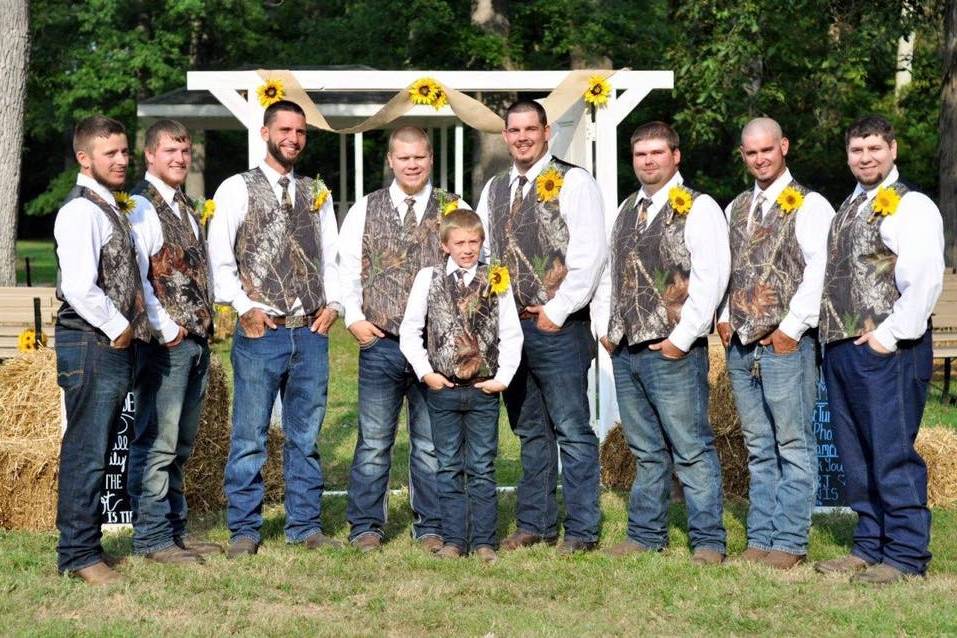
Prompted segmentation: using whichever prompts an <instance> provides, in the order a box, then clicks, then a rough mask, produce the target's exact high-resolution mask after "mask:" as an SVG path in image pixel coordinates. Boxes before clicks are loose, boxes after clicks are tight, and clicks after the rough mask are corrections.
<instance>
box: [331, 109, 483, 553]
mask: <svg viewBox="0 0 957 638" xmlns="http://www.w3.org/2000/svg"><path fill="white" fill-rule="evenodd" d="M387 159H388V162H389V167H390V168H391V169H392V172H393V174H394V175H395V179H394V180H393V181H392V184H391V185H390V186H389V187H388V188H382V189H379V190H377V191H375V192H372V193H369V194H368V195H366V196H365V197H363V198H362V199H360V200H359V201H358V202H356V203H355V204H354V205H353V206H352V208H351V209H349V213H348V215H347V216H346V218H345V220H344V221H343V222H342V233H341V240H340V242H339V255H340V275H341V278H342V297H343V305H344V306H345V315H346V316H345V322H346V325H347V326H348V328H349V332H351V333H352V335H353V336H354V337H355V339H356V341H357V342H358V344H359V438H358V440H357V441H356V450H355V455H354V456H353V459H352V472H351V474H350V477H349V503H348V506H347V509H346V516H347V518H348V519H349V525H350V527H351V530H350V533H349V538H350V540H351V542H352V544H353V545H354V546H355V547H357V548H359V549H360V550H362V551H364V552H368V551H373V550H376V549H379V548H380V547H381V545H382V537H383V526H384V525H385V521H386V516H387V514H388V500H387V496H388V489H389V470H390V468H391V465H392V446H393V444H394V443H395V435H396V429H397V428H398V424H399V411H400V410H401V409H402V404H403V402H404V401H408V406H409V407H408V422H409V446H410V453H409V454H410V458H409V505H410V506H411V508H412V512H413V514H414V520H413V523H412V536H413V538H415V539H416V540H417V541H418V542H419V543H420V545H421V546H422V547H423V548H424V549H425V550H427V551H429V552H437V551H439V549H441V548H442V536H441V512H440V506H439V497H438V492H437V489H438V488H437V483H436V474H435V473H436V470H437V468H438V461H437V460H436V456H435V446H434V445H433V443H432V429H431V425H430V422H429V413H428V409H427V407H426V404H425V396H424V394H423V389H422V386H421V385H420V384H419V383H418V379H417V378H416V375H415V371H414V370H413V369H412V367H411V366H410V365H409V362H408V361H406V359H405V357H404V356H403V355H402V352H401V351H400V350H399V326H400V325H401V323H402V316H403V314H404V313H405V307H406V303H407V302H408V299H409V292H410V291H411V290H412V282H413V281H414V280H415V275H416V273H418V272H419V270H421V269H422V268H426V267H429V266H437V265H441V264H443V263H444V259H445V255H444V253H443V252H442V246H441V242H440V241H439V222H440V220H441V219H442V216H443V215H444V214H445V213H446V212H449V211H450V210H454V209H455V208H468V205H467V204H465V202H463V201H462V200H461V198H460V197H459V196H458V195H455V194H453V193H448V192H446V191H443V190H441V189H437V188H434V187H433V186H432V183H431V181H430V179H431V175H432V145H431V143H430V142H429V137H428V135H426V133H425V131H423V130H422V129H420V128H416V127H412V126H405V127H401V128H398V129H395V130H394V131H393V132H392V134H391V135H390V136H389V153H388V156H387Z"/></svg>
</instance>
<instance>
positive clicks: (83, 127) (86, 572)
mask: <svg viewBox="0 0 957 638" xmlns="http://www.w3.org/2000/svg"><path fill="white" fill-rule="evenodd" d="M73 150H74V153H75V154H76V161H77V163H78V164H79V165H80V173H79V175H77V178H76V187H75V188H74V189H73V191H72V192H71V193H70V196H69V198H68V199H67V202H66V203H64V205H63V207H62V208H60V211H59V213H57V218H56V224H55V225H54V230H53V235H54V237H55V239H56V255H57V263H58V268H59V271H58V275H59V283H58V285H57V297H58V298H59V299H60V300H61V301H63V305H62V306H61V307H60V310H59V311H58V312H57V320H56V358H57V383H58V384H59V385H60V387H61V388H63V397H64V403H65V406H66V419H67V425H66V432H64V434H63V441H62V443H61V447H60V470H59V483H58V494H57V520H56V523H57V529H58V530H59V531H60V540H59V544H58V545H57V555H58V565H57V567H58V569H59V571H60V572H61V573H69V574H70V575H73V576H76V577H78V578H81V579H83V580H84V581H85V582H87V583H90V584H92V585H106V584H110V583H113V582H116V581H118V580H120V576H119V574H117V573H116V572H115V571H113V569H112V568H111V567H110V566H108V563H112V562H113V561H112V560H111V558H110V557H109V556H106V555H105V554H104V553H103V547H102V545H101V544H100V497H101V495H102V493H103V486H104V476H105V475H106V457H107V449H108V443H109V437H110V431H111V428H112V425H113V423H114V422H115V421H116V419H117V417H119V414H120V410H121V409H122V407H123V402H124V400H125V399H126V394H127V391H128V390H129V383H130V374H131V371H132V350H131V348H130V346H131V344H132V342H133V339H134V337H135V338H138V339H148V338H149V329H148V326H147V323H146V314H145V312H144V307H143V289H142V287H141V285H140V274H139V270H138V268H137V265H136V255H135V253H134V251H133V241H132V238H131V235H130V223H129V220H128V219H127V214H128V213H129V207H130V206H129V204H130V202H129V198H128V197H127V196H126V195H125V194H119V193H117V195H116V196H115V197H114V191H119V190H120V189H122V188H123V185H124V183H125V182H126V169H127V167H128V165H129V148H128V146H127V141H126V129H124V128H123V125H122V124H120V123H119V122H117V121H116V120H112V119H110V118H107V117H103V116H100V115H95V116H92V117H88V118H86V119H85V120H82V121H81V122H79V123H78V124H77V126H76V130H75V131H74V134H73Z"/></svg>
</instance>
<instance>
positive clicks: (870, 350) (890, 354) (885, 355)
mask: <svg viewBox="0 0 957 638" xmlns="http://www.w3.org/2000/svg"><path fill="white" fill-rule="evenodd" d="M863 345H864V349H865V350H866V351H867V353H868V354H870V355H872V356H875V357H877V358H879V359H890V358H891V357H893V356H894V355H895V354H896V353H897V351H896V350H895V351H894V352H878V351H877V350H875V349H874V348H872V347H871V344H870V343H864V344H863Z"/></svg>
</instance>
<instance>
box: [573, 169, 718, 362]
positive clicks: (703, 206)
mask: <svg viewBox="0 0 957 638" xmlns="http://www.w3.org/2000/svg"><path fill="white" fill-rule="evenodd" d="M683 183H684V179H683V178H682V177H681V173H680V172H676V173H675V174H674V175H673V176H672V177H671V179H670V180H668V183H667V184H665V185H664V186H663V187H662V188H660V189H659V190H658V191H656V192H655V194H654V195H650V196H649V195H648V194H647V193H646V192H645V189H644V187H642V189H641V191H640V192H639V194H638V199H639V200H640V199H641V198H650V199H651V205H650V206H649V207H648V224H649V225H650V224H651V222H652V220H654V218H655V217H656V216H657V215H658V213H659V211H661V209H662V208H664V206H665V205H666V204H667V203H668V191H670V190H671V189H672V188H673V187H675V186H678V185H680V184H683ZM626 201H627V200H626ZM622 206H624V202H622V205H621V206H619V207H618V213H621V209H622ZM616 218H617V213H616ZM609 228H610V229H613V228H614V223H613V224H611V225H610V226H609ZM615 240H616V238H615V237H609V240H608V241H609V242H612V241H615ZM684 240H685V246H686V247H687V249H688V253H689V254H690V257H691V275H690V279H689V281H688V298H687V299H686V300H685V302H684V305H683V306H682V307H681V317H680V319H679V320H678V323H677V325H675V327H674V328H673V329H672V330H671V334H669V335H668V339H669V340H670V341H671V343H673V344H674V345H675V346H676V347H677V348H678V349H680V350H683V351H684V352H687V351H688V350H690V349H691V345H692V344H693V343H694V342H695V340H696V339H698V338H700V337H703V336H705V335H707V334H708V332H709V331H710V330H711V324H712V322H713V321H714V313H715V308H717V306H718V304H719V303H720V302H721V299H722V297H723V296H724V291H725V289H726V288H727V286H728V277H729V276H730V274H731V253H730V250H729V249H728V227H727V224H726V222H725V220H724V214H723V213H722V212H721V207H720V206H718V203H717V202H716V201H714V199H712V198H711V196H710V195H704V194H702V195H700V196H698V197H696V198H695V200H694V203H693V204H692V205H691V210H690V211H688V219H687V220H686V221H685V232H684ZM592 313H593V325H594V326H595V329H596V330H597V332H598V336H599V338H600V337H605V336H607V335H608V320H609V315H610V313H611V264H609V266H608V267H607V268H605V271H604V274H603V275H602V283H601V285H600V286H599V288H598V292H597V293H596V295H595V301H593V302H592Z"/></svg>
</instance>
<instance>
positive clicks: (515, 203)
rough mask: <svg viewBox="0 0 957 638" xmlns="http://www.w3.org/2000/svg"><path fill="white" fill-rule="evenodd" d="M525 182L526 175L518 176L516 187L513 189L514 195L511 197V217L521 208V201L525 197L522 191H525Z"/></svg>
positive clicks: (526, 181) (526, 179)
mask: <svg viewBox="0 0 957 638" xmlns="http://www.w3.org/2000/svg"><path fill="white" fill-rule="evenodd" d="M527 183H528V178H527V177H525V176H524V175H519V176H518V187H517V188H516V189H515V196H514V197H513V198H512V208H511V211H510V213H511V216H512V217H515V216H516V215H518V211H519V210H521V208H522V201H523V200H524V199H525V195H524V194H523V192H524V191H525V184H527Z"/></svg>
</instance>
